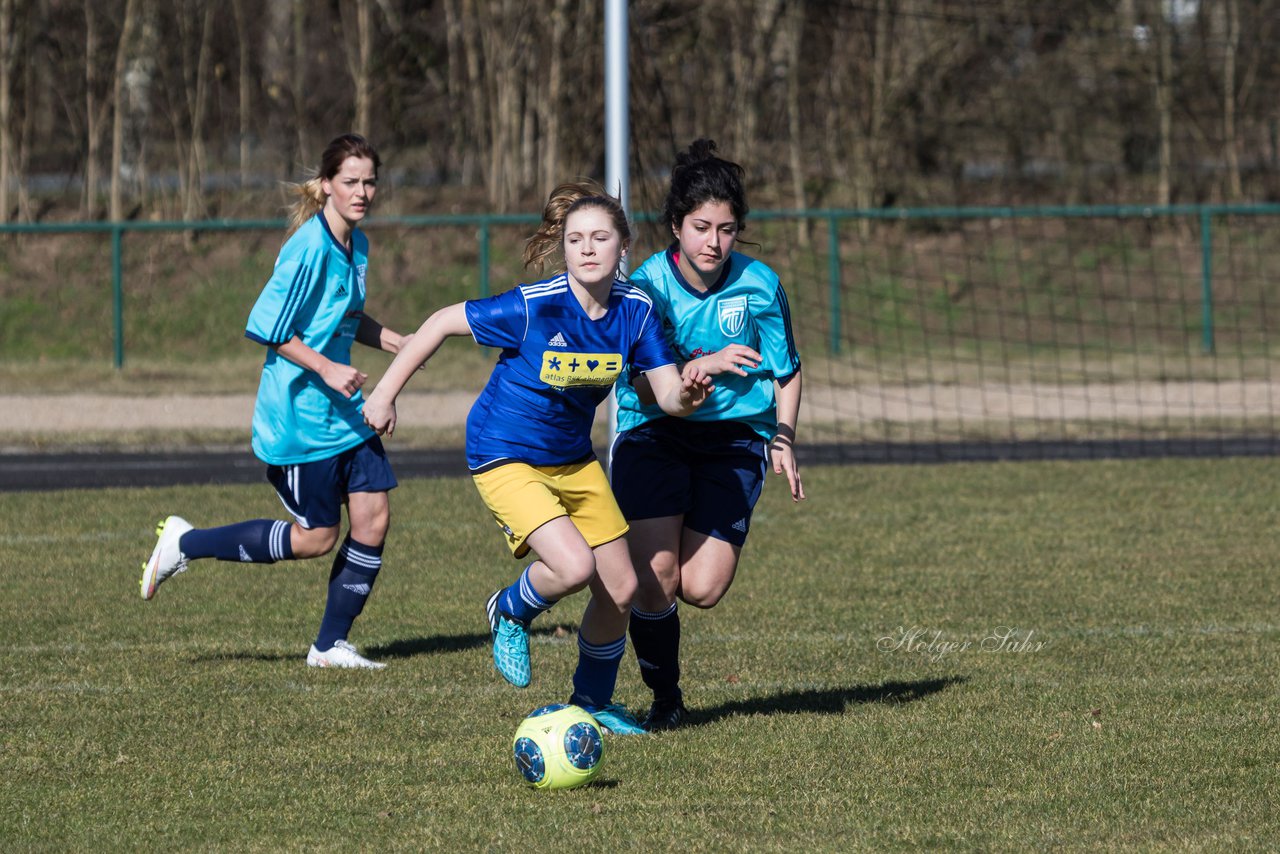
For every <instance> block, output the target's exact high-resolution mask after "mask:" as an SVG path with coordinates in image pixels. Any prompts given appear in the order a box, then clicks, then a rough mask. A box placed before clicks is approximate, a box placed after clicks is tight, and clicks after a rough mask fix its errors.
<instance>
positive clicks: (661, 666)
mask: <svg viewBox="0 0 1280 854" xmlns="http://www.w3.org/2000/svg"><path fill="white" fill-rule="evenodd" d="M687 427H688V425H686V424H685V423H684V422H683V420H682V419H659V420H658V421H654V422H651V423H649V424H645V425H642V426H641V427H638V428H636V429H634V430H631V431H629V432H627V433H624V434H623V435H621V436H619V437H618V439H617V441H616V442H615V443H614V447H613V468H612V471H611V477H612V481H613V490H614V494H615V495H616V496H617V498H618V504H619V506H620V507H621V508H622V511H623V514H624V515H625V516H626V518H627V520H628V521H629V522H630V524H631V529H630V530H629V531H628V532H627V544H628V547H629V550H630V554H631V560H632V563H633V565H634V567H635V571H636V575H637V580H638V589H637V592H636V597H635V601H634V602H633V604H632V610H631V620H630V634H631V645H632V647H633V648H634V649H635V654H636V661H637V662H638V663H639V665H640V676H641V678H642V679H643V680H644V683H645V685H647V686H648V687H649V690H651V691H652V692H653V696H654V705H653V708H651V709H650V714H649V716H648V718H647V719H646V721H660V720H662V719H664V718H666V717H669V716H671V715H677V716H682V715H683V714H684V706H683V704H682V702H681V696H680V657H679V655H680V615H679V613H678V611H677V607H676V595H677V593H678V591H679V589H680V559H679V558H680V538H681V532H682V531H683V527H684V514H685V512H686V511H687V510H688V509H689V508H690V507H691V506H692V502H693V481H692V478H693V475H692V471H693V467H692V462H691V460H690V456H691V454H690V449H689V447H688V444H687V442H686V435H685V434H686V433H687V432H688V430H687ZM655 711H657V712H660V713H661V714H659V715H658V716H656V717H655V715H654V712H655ZM655 728H656V729H662V728H663V727H662V726H661V725H660V724H659V725H658V726H656V727H655Z"/></svg>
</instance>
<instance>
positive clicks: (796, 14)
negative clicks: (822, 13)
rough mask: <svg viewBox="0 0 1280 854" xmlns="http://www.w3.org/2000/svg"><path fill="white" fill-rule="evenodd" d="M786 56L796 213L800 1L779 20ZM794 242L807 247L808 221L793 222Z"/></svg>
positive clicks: (800, 148)
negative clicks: (794, 228)
mask: <svg viewBox="0 0 1280 854" xmlns="http://www.w3.org/2000/svg"><path fill="white" fill-rule="evenodd" d="M782 24H783V29H782V39H783V42H784V45H785V49H786V57H787V153H788V161H789V164H790V167H791V168H790V171H791V200H792V204H794V205H795V207H796V210H804V209H805V208H806V207H808V204H807V202H806V200H805V192H804V131H803V128H802V127H801V124H800V56H801V53H800V47H801V45H802V44H803V41H804V0H788V2H787V8H786V12H785V14H784V16H783V19H782ZM796 240H797V241H798V243H799V244H800V246H801V247H802V248H804V249H808V248H809V244H810V239H809V220H808V219H806V218H804V217H800V218H798V219H797V220H796Z"/></svg>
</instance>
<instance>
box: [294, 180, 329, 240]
mask: <svg viewBox="0 0 1280 854" xmlns="http://www.w3.org/2000/svg"><path fill="white" fill-rule="evenodd" d="M320 184H321V178H319V177H318V176H317V177H315V178H311V179H309V180H306V181H303V182H302V183H301V184H286V185H285V186H287V187H288V188H289V192H291V193H293V194H294V195H295V196H297V197H298V198H297V200H296V201H294V203H293V204H291V205H289V231H288V234H286V235H285V236H286V237H288V235H289V234H293V233H294V232H295V231H297V230H298V229H299V228H301V227H302V224H303V223H305V222H306V221H307V220H309V219H311V218H312V217H313V216H315V215H316V214H318V213H320V211H322V210H324V203H325V202H326V201H328V198H329V197H328V196H326V195H325V194H324V190H323V189H321V187H320Z"/></svg>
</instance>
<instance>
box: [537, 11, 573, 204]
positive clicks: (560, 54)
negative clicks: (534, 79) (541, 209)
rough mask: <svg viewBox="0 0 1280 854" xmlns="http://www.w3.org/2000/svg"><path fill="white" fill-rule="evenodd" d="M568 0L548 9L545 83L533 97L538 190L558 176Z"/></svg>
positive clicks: (546, 186)
mask: <svg viewBox="0 0 1280 854" xmlns="http://www.w3.org/2000/svg"><path fill="white" fill-rule="evenodd" d="M568 10H569V0H555V5H554V6H553V7H552V9H551V14H550V24H551V39H550V44H549V47H548V49H547V51H546V54H545V55H546V58H547V62H546V65H547V84H546V90H545V92H544V94H543V96H542V97H541V98H538V99H537V109H538V122H539V124H540V125H541V128H542V164H541V166H542V169H541V173H540V175H539V176H538V180H537V183H538V184H539V187H540V189H541V191H542V192H550V190H551V188H552V187H553V186H555V184H556V182H557V181H559V180H560V156H561V146H562V142H561V134H560V116H561V113H562V111H563V109H564V107H563V105H564V104H565V100H566V99H565V81H564V52H565V36H566V34H567V33H568V30H569V21H568Z"/></svg>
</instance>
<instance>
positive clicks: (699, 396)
mask: <svg viewBox="0 0 1280 854" xmlns="http://www.w3.org/2000/svg"><path fill="white" fill-rule="evenodd" d="M645 377H647V378H648V380H649V385H650V386H651V387H652V388H653V395H654V399H655V402H656V403H657V404H658V406H660V407H662V411H663V412H665V413H667V414H668V415H679V416H685V415H689V414H690V413H692V412H693V411H694V410H695V409H697V408H698V407H699V406H701V405H702V404H703V402H704V401H705V400H706V399H707V396H708V395H709V394H711V392H712V391H713V390H714V389H715V383H714V382H712V380H711V377H710V376H709V375H708V374H707V373H706V372H705V371H703V370H701V369H700V368H697V367H695V368H693V369H692V370H689V369H688V368H687V367H686V369H685V370H684V371H679V370H677V369H676V366H675V365H663V366H662V367H660V368H655V369H654V370H652V371H648V372H646V373H645Z"/></svg>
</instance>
